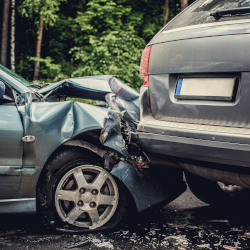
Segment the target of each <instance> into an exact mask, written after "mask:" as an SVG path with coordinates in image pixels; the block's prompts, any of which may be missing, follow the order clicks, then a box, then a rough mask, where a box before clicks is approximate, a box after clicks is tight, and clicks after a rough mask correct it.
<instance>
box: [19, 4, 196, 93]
mask: <svg viewBox="0 0 250 250" xmlns="http://www.w3.org/2000/svg"><path fill="white" fill-rule="evenodd" d="M192 1H193V0H189V3H191V2H192ZM165 5H166V0H70V1H65V0H16V6H17V10H18V12H17V15H16V18H17V19H16V32H17V33H16V71H17V73H19V74H21V75H22V76H23V77H25V78H26V79H29V80H30V79H32V75H33V68H34V62H35V61H36V60H39V61H40V75H39V82H53V81H59V80H62V79H65V78H68V77H76V76H87V75H100V74H111V75H115V76H117V77H118V78H120V79H121V80H122V81H123V82H125V83H127V84H129V85H130V86H131V87H133V88H135V89H138V88H139V87H140V86H141V84H142V82H143V80H142V78H141V77H140V76H139V67H140V58H141V54H142V51H143V49H144V47H145V46H146V44H147V43H148V42H149V41H150V40H151V39H152V38H153V36H154V35H155V34H156V33H157V32H158V31H159V30H160V29H161V28H162V26H163V22H164V13H165V8H166V7H165ZM179 11H180V0H169V20H170V19H171V18H173V17H174V16H175V15H176V14H178V13H179ZM40 15H43V19H44V23H45V24H46V26H47V29H45V30H44V34H43V43H42V50H41V51H42V52H41V53H42V54H41V57H42V58H41V59H37V58H35V57H34V56H35V51H36V39H37V24H38V21H39V17H40Z"/></svg>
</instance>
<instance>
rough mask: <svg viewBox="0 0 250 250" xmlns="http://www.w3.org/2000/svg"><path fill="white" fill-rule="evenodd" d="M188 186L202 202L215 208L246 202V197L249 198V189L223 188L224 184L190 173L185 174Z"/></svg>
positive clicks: (237, 187)
mask: <svg viewBox="0 0 250 250" xmlns="http://www.w3.org/2000/svg"><path fill="white" fill-rule="evenodd" d="M185 177H186V181H187V184H188V186H189V188H190V190H191V191H192V193H193V194H194V195H195V196H196V197H197V198H198V199H200V200H201V201H203V202H205V203H207V204H210V205H213V206H218V205H219V206H227V205H232V204H234V203H237V204H238V203H240V202H244V197H247V196H248V197H249V192H250V190H249V189H245V188H241V187H239V186H235V187H236V188H235V189H234V190H233V189H232V190H231V191H230V190H227V189H224V188H223V187H222V185H223V183H220V182H217V181H212V180H209V179H206V178H203V177H200V176H198V175H195V174H192V173H190V172H187V171H186V172H185Z"/></svg>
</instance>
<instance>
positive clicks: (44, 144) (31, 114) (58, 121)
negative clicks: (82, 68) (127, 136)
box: [18, 93, 119, 166]
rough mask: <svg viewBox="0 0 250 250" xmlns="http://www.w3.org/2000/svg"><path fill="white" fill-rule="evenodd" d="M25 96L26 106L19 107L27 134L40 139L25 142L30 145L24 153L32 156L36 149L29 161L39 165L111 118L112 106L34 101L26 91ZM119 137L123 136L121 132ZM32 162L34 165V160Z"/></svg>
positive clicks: (101, 126)
mask: <svg viewBox="0 0 250 250" xmlns="http://www.w3.org/2000/svg"><path fill="white" fill-rule="evenodd" d="M23 98H24V99H25V105H24V106H19V107H18V110H19V112H20V114H21V117H22V121H23V126H24V134H25V135H33V136H35V138H36V139H35V141H34V142H32V143H24V145H25V148H26V150H25V148H24V153H27V154H28V155H30V154H31V152H32V155H33V156H32V157H31V158H30V157H29V161H32V160H31V159H34V163H33V164H38V166H43V165H44V163H45V161H46V160H47V159H48V158H49V156H50V154H51V153H52V152H54V150H55V149H56V148H57V147H58V146H60V145H61V144H62V143H63V142H65V141H67V140H69V139H71V138H73V137H75V136H76V135H78V134H80V133H82V132H84V131H89V130H93V129H100V130H101V129H104V128H105V123H106V120H107V117H109V116H108V112H109V110H108V109H105V108H100V107H96V106H92V105H88V104H84V103H79V102H74V101H66V102H53V103H48V102H33V103H32V100H31V93H25V94H23ZM110 129H113V128H112V127H110ZM115 136H116V134H114V136H113V139H114V140H115ZM117 136H118V137H119V134H117ZM107 140H108V139H107ZM111 147H112V145H111ZM27 148H29V150H27ZM116 149H117V148H116ZM27 151H30V152H27ZM28 165H32V164H31V162H29V164H28Z"/></svg>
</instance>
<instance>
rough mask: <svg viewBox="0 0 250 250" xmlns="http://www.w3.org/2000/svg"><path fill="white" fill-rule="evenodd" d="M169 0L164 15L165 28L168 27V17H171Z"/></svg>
mask: <svg viewBox="0 0 250 250" xmlns="http://www.w3.org/2000/svg"><path fill="white" fill-rule="evenodd" d="M168 3H169V0H166V6H165V15H164V22H163V26H165V25H166V23H167V21H168V15H169V5H168Z"/></svg>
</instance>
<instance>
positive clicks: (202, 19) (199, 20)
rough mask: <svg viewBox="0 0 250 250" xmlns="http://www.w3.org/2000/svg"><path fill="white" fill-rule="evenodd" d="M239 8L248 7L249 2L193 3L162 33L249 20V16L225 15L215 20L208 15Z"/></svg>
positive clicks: (207, 0) (205, 0)
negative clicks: (197, 26)
mask: <svg viewBox="0 0 250 250" xmlns="http://www.w3.org/2000/svg"><path fill="white" fill-rule="evenodd" d="M241 7H250V0H200V1H197V2H195V3H194V4H193V5H192V6H190V7H189V8H188V9H187V10H186V11H184V12H183V13H182V14H181V15H180V16H179V17H177V18H176V19H175V20H174V21H173V22H172V23H170V24H169V25H168V26H167V27H166V28H165V29H164V31H166V30H171V29H176V28H182V27H186V26H190V25H197V24H203V23H214V22H223V21H230V20H231V21H232V20H239V19H250V15H248V14H244V15H232V16H231V15H227V16H223V17H221V18H220V19H219V20H215V19H214V17H212V16H210V13H212V12H215V11H216V10H225V9H233V8H241Z"/></svg>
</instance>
